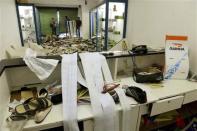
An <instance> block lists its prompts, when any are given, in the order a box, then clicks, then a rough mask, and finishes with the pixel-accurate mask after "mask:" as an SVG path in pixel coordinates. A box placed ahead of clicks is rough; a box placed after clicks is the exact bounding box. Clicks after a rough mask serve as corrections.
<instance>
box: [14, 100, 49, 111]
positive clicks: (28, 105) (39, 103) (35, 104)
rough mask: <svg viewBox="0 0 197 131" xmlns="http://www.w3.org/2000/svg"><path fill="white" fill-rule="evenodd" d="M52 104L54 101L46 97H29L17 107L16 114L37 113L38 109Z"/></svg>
mask: <svg viewBox="0 0 197 131" xmlns="http://www.w3.org/2000/svg"><path fill="white" fill-rule="evenodd" d="M50 106H52V102H51V101H50V100H49V99H47V98H44V97H41V98H29V99H28V100H26V101H25V102H24V103H23V104H20V105H18V106H16V107H15V113H16V115H35V113H36V111H39V110H44V109H46V108H48V107H50Z"/></svg>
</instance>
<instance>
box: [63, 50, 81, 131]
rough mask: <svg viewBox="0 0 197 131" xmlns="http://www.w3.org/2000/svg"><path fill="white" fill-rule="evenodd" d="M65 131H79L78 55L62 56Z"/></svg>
mask: <svg viewBox="0 0 197 131" xmlns="http://www.w3.org/2000/svg"><path fill="white" fill-rule="evenodd" d="M62 57H63V58H62V96H63V117H64V120H63V124H64V131H79V127H78V122H77V67H78V66H77V53H75V54H69V55H62Z"/></svg>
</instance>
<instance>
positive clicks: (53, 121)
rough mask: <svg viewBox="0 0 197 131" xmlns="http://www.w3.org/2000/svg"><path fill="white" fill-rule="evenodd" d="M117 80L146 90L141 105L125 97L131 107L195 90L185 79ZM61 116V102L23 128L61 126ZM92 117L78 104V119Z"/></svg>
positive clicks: (32, 130) (85, 108)
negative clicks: (40, 119)
mask: <svg viewBox="0 0 197 131" xmlns="http://www.w3.org/2000/svg"><path fill="white" fill-rule="evenodd" d="M117 82H118V83H120V84H121V86H122V85H133V86H137V87H140V88H141V89H143V90H144V91H146V93H147V103H144V104H141V105H140V104H137V103H136V101H135V100H134V99H132V98H130V97H127V101H129V103H130V104H131V107H134V106H141V107H142V108H143V107H147V105H149V104H151V103H154V102H156V101H158V100H161V99H165V98H169V97H173V96H178V95H181V94H185V93H187V92H191V91H194V90H197V87H196V83H194V82H189V81H187V80H165V81H163V82H162V83H161V84H162V86H161V87H157V88H155V87H154V88H153V87H151V85H150V84H140V83H135V82H134V81H133V79H132V77H124V76H122V77H121V78H119V80H117ZM175 85H176V86H175ZM161 92H162V93H161ZM195 107H196V106H195ZM116 110H118V111H120V110H121V106H120V105H119V104H117V105H116ZM193 112H194V111H193ZM194 113H196V112H194ZM7 116H9V113H7V114H6V115H5V117H7ZM62 116H63V112H62V104H59V105H54V106H53V108H52V110H51V112H50V113H49V115H48V116H47V117H46V119H45V120H44V121H43V122H42V123H40V124H36V123H35V122H34V121H33V120H29V121H28V122H27V124H26V126H25V130H31V131H37V130H38V129H39V130H43V129H49V128H53V127H59V126H62V125H63V122H62V121H63V117H62ZM92 118H93V113H92V109H91V107H90V105H79V106H78V121H84V120H89V119H92ZM3 129H4V130H3V131H8V128H7V127H6V122H5V119H4V124H3Z"/></svg>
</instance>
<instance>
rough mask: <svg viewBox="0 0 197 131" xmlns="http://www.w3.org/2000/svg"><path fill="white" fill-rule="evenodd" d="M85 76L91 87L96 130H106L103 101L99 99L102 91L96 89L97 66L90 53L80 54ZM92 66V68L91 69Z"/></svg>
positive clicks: (89, 87)
mask: <svg viewBox="0 0 197 131" xmlns="http://www.w3.org/2000/svg"><path fill="white" fill-rule="evenodd" d="M80 57H81V61H82V65H83V69H84V73H85V78H86V82H87V87H88V89H89V94H90V99H91V106H92V111H93V114H94V122H95V124H94V131H104V125H103V119H102V115H103V111H102V106H101V102H100V100H99V96H100V92H99V91H98V89H96V85H95V71H94V69H95V67H94V65H95V64H94V61H92V60H91V59H92V57H91V55H88V53H83V54H80ZM90 68H91V70H89V69H90Z"/></svg>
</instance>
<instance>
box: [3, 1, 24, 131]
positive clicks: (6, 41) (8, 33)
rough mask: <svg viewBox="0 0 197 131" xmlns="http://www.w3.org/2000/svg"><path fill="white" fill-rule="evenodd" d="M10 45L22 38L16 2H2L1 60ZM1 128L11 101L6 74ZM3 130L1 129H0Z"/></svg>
mask: <svg viewBox="0 0 197 131" xmlns="http://www.w3.org/2000/svg"><path fill="white" fill-rule="evenodd" d="M10 44H19V45H20V37H19V30H18V23H17V17H16V9H15V4H14V0H1V2H0V60H1V59H3V58H5V49H6V47H7V46H9V45H10ZM0 96H1V99H0V112H1V113H0V127H2V126H1V125H2V122H3V120H4V117H5V116H4V114H5V111H6V109H7V104H8V101H9V96H10V93H9V87H8V82H7V77H6V73H5V72H4V73H3V74H2V75H1V76H0ZM0 130H1V129H0Z"/></svg>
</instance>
